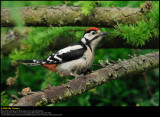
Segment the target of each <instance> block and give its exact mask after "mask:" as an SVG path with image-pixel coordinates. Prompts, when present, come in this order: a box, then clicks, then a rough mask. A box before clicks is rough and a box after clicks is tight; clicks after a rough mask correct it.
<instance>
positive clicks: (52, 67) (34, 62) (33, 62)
mask: <svg viewBox="0 0 160 117" xmlns="http://www.w3.org/2000/svg"><path fill="white" fill-rule="evenodd" d="M18 61H19V62H21V63H22V64H25V65H28V66H38V65H42V66H43V67H44V68H46V69H49V70H51V71H53V72H56V67H57V64H47V63H46V62H45V61H42V60H18Z"/></svg>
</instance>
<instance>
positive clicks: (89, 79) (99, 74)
mask: <svg viewBox="0 0 160 117" xmlns="http://www.w3.org/2000/svg"><path fill="white" fill-rule="evenodd" d="M158 67H159V52H153V53H149V54H146V55H140V56H138V57H133V58H131V59H129V60H124V61H120V62H118V63H115V64H110V65H108V66H107V67H105V68H102V69H100V70H97V71H94V72H93V73H91V74H88V75H86V76H85V77H81V78H77V79H73V80H72V81H70V82H68V83H66V84H63V85H61V86H57V87H50V88H48V89H46V90H45V91H44V92H43V91H38V92H34V93H33V94H30V95H27V96H24V97H22V98H20V99H17V101H15V102H14V103H11V104H10V105H11V106H42V105H46V104H50V103H56V102H59V101H61V100H66V99H69V98H72V97H74V96H76V95H79V94H82V93H84V92H87V91H88V90H90V89H93V88H95V87H97V86H99V85H102V84H104V83H108V82H110V81H112V80H116V79H119V78H124V77H126V76H131V75H134V74H138V73H142V72H145V71H148V70H152V69H155V68H158Z"/></svg>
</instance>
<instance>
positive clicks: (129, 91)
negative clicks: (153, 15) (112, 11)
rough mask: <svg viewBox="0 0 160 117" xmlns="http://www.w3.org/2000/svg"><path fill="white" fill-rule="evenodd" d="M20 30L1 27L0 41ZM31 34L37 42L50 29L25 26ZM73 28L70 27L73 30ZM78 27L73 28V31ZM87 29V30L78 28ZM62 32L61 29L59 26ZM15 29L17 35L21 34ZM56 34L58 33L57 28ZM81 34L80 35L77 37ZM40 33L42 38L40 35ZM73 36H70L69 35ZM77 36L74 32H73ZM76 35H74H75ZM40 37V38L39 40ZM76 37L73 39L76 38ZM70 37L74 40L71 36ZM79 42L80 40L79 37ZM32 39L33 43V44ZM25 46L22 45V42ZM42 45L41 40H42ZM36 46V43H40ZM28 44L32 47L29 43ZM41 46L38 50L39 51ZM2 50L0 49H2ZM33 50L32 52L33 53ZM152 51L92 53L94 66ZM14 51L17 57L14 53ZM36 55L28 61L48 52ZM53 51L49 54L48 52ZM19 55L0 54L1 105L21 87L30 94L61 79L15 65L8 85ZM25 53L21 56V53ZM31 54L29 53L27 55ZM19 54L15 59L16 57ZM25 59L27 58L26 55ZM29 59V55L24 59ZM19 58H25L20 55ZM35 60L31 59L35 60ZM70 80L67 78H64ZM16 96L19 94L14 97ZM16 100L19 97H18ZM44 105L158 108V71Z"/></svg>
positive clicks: (136, 4)
mask: <svg viewBox="0 0 160 117" xmlns="http://www.w3.org/2000/svg"><path fill="white" fill-rule="evenodd" d="M144 2H145V1H106V2H104V1H103V2H99V6H102V7H112V6H114V7H126V6H130V7H133V8H136V7H140V6H141V5H142V4H144ZM64 4H65V2H64V1H2V7H24V6H34V7H36V6H59V5H64ZM83 4H85V3H84V2H79V1H70V3H69V4H68V6H73V5H78V6H82V7H83ZM15 20H17V21H18V22H21V19H20V18H19V17H16V15H15ZM15 28H17V29H18V30H19V29H20V30H23V29H25V28H26V27H24V26H22V25H21V23H17V27H12V28H1V38H4V36H5V34H6V33H8V32H9V31H10V30H14V29H15ZM28 28H29V29H31V30H34V31H35V32H29V34H28V35H29V36H28V37H27V38H28V39H29V38H30V37H31V38H36V39H37V40H39V39H40V38H42V36H43V34H44V33H46V29H47V30H50V31H52V28H46V27H43V28H42V27H41V28H40V27H28ZM65 28H72V27H65ZM73 28H74V27H73ZM77 28H78V27H76V29H77ZM81 28H84V29H85V28H87V27H81ZM62 29H63V27H62ZM20 30H19V32H20V33H22V32H21V31H20ZM57 30H58V31H59V30H60V28H59V29H57ZM67 33H68V32H63V36H66V37H67V36H68V34H67ZM82 33H83V31H82V32H81V33H80V35H81V36H83V35H82ZM41 34H42V35H41ZM60 34H61V33H60ZM73 34H74V33H72V35H73ZM76 34H77V33H76ZM46 35H47V36H46V37H45V38H51V37H52V33H51V35H49V36H48V34H47V33H46ZM77 35H78V34H77ZM40 36H41V37H40ZM78 37H79V36H77V38H78ZM73 38H74V37H73ZM79 39H80V38H79ZM37 40H36V41H37ZM24 43H25V42H24ZM42 43H43V41H42ZM42 43H40V44H42ZM31 45H32V44H31ZM41 49H43V47H42V48H41V47H39V50H41ZM2 51H3V50H2ZM35 51H36V50H35ZM153 51H159V50H158V49H144V50H142V49H138V50H135V49H119V48H117V49H97V50H96V51H95V59H94V64H97V63H98V60H104V61H105V60H107V59H108V60H109V59H112V60H115V61H117V60H118V59H119V58H120V59H121V60H123V59H129V57H128V56H127V54H130V55H134V54H137V55H139V54H147V53H150V52H153ZM16 52H18V54H15V53H16ZM40 52H41V54H39V53H37V56H36V55H33V56H32V58H34V57H36V58H39V57H38V56H43V57H41V58H44V57H47V55H50V54H49V53H45V54H44V53H43V51H40ZM52 52H53V51H51V53H52ZM20 53H22V52H21V51H20V50H12V53H10V54H8V55H4V54H3V53H2V52H1V89H2V90H1V106H8V105H9V103H11V100H12V98H11V95H12V94H14V95H18V92H20V91H21V90H22V89H23V88H26V87H30V88H31V89H32V90H33V91H39V90H41V89H42V88H44V87H45V86H46V85H47V84H49V83H50V84H51V85H52V86H53V85H54V86H57V85H60V84H61V83H62V81H63V79H62V78H61V77H60V76H59V75H57V74H55V73H53V72H51V71H48V70H46V69H44V68H42V67H39V66H35V67H28V66H24V65H20V66H19V76H18V78H17V79H16V82H15V83H14V84H13V85H12V86H9V85H7V84H6V80H7V79H8V78H9V77H15V74H16V67H15V66H13V65H12V62H13V58H20V57H21V55H20ZM24 54H25V53H24ZM30 54H31V52H30ZM18 55H19V56H18ZM27 56H28V55H27ZM28 57H29V56H28ZM22 58H25V57H24V56H22ZM36 58H35V59H36ZM92 68H93V69H94V70H96V69H98V68H97V67H94V66H93V67H92ZM68 78H69V79H71V78H70V77H68ZM18 96H19V95H18ZM19 97H20V96H19ZM48 106H159V69H154V70H152V71H148V72H145V73H143V74H138V75H135V76H132V77H131V76H130V77H127V78H124V79H120V80H115V81H112V82H110V83H108V84H103V85H101V86H99V87H97V88H95V89H92V90H90V91H88V92H87V93H84V94H82V95H79V96H76V97H74V98H72V99H70V100H66V101H63V102H59V103H57V104H50V105H48Z"/></svg>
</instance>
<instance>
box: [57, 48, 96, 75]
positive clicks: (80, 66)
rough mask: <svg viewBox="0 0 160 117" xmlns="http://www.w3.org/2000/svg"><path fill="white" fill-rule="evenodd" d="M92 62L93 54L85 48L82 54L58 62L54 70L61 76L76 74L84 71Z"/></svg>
mask: <svg viewBox="0 0 160 117" xmlns="http://www.w3.org/2000/svg"><path fill="white" fill-rule="evenodd" d="M92 63H93V54H92V53H91V51H90V49H87V50H86V52H85V54H84V56H83V57H81V58H79V59H76V60H73V61H69V62H65V63H62V64H59V65H58V66H57V67H56V71H57V72H58V73H59V74H60V75H61V76H62V77H65V76H69V75H72V76H78V75H81V74H82V73H83V72H85V71H86V70H87V69H88V68H90V66H91V65H92Z"/></svg>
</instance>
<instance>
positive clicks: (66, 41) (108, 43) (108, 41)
mask: <svg viewBox="0 0 160 117" xmlns="http://www.w3.org/2000/svg"><path fill="white" fill-rule="evenodd" d="M62 38H63V42H62ZM22 39H27V34H26V33H24V34H20V33H18V32H17V31H16V30H11V31H10V32H8V33H7V34H6V35H5V36H4V37H2V41H1V42H2V44H1V50H2V53H3V54H6V55H7V54H9V53H10V52H11V51H12V50H13V49H15V48H20V46H21V45H22V43H21V41H22ZM53 40H54V41H53V42H54V43H51V44H50V45H51V46H49V47H50V50H52V51H54V50H58V49H62V48H64V47H66V46H68V45H71V44H74V43H76V40H74V39H72V38H70V37H68V38H67V37H62V36H60V37H58V38H56V39H55V38H54V39H53ZM97 48H103V49H108V48H134V49H158V48H159V38H154V36H153V38H150V39H149V40H148V41H146V42H145V45H143V46H137V47H136V46H133V45H131V44H128V43H127V42H126V40H124V39H122V38H121V37H116V38H113V37H109V36H104V37H103V39H102V40H101V42H100V44H99V45H98V47H97Z"/></svg>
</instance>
